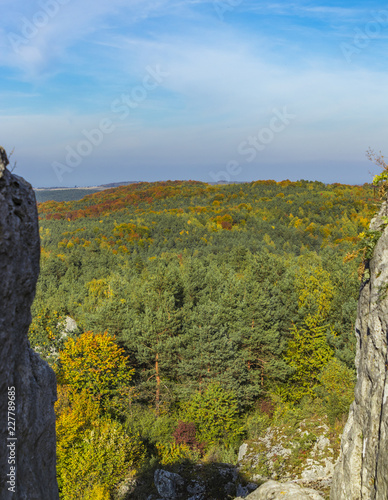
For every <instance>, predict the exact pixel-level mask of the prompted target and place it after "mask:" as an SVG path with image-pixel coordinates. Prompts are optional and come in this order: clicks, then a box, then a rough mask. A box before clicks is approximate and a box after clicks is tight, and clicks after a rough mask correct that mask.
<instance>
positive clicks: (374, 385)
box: [331, 203, 388, 500]
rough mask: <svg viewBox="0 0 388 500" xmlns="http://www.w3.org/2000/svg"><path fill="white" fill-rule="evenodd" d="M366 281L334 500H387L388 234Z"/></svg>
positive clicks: (386, 211) (375, 224) (387, 208)
mask: <svg viewBox="0 0 388 500" xmlns="http://www.w3.org/2000/svg"><path fill="white" fill-rule="evenodd" d="M382 215H383V216H387V215H388V205H387V203H384V204H383V206H382V207H381V210H380V214H379V216H377V217H375V218H374V219H373V220H372V222H371V229H372V230H381V229H384V228H383V226H382V222H383V221H382V218H381V216H382ZM368 274H369V276H368ZM366 275H367V276H368V280H367V281H366V282H365V283H364V285H363V288H362V291H361V294H360V298H359V301H358V313H357V321H356V337H357V355H356V367H357V384H356V389H355V401H354V402H353V404H352V406H351V408H350V412H349V418H348V421H347V423H346V426H345V429H344V433H343V436H342V442H341V455H340V458H339V462H338V464H337V466H336V469H335V472H334V477H333V484H332V488H331V499H332V500H342V499H343V500H355V499H357V500H358V499H360V500H367V499H368V500H369V499H373V500H386V499H387V498H388V473H387V472H388V378H387V367H388V357H387V341H388V228H385V229H384V231H383V234H382V235H381V237H380V239H379V240H378V242H377V245H376V247H375V249H374V253H373V258H372V260H371V261H370V263H369V273H366Z"/></svg>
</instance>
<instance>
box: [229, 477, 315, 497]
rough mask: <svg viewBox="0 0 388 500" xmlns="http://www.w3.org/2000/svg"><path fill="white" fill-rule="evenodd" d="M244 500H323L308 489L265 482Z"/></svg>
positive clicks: (291, 484)
mask: <svg viewBox="0 0 388 500" xmlns="http://www.w3.org/2000/svg"><path fill="white" fill-rule="evenodd" d="M236 500H242V499H238V498H237V499H236ZM245 500H323V497H322V496H321V495H320V494H319V493H317V492H316V491H314V490H311V489H310V488H302V487H301V486H299V485H298V484H295V483H292V482H289V483H279V482H277V481H267V482H266V483H264V484H262V485H261V486H260V488H257V490H255V491H254V492H253V493H250V494H249V495H248V496H246V497H245Z"/></svg>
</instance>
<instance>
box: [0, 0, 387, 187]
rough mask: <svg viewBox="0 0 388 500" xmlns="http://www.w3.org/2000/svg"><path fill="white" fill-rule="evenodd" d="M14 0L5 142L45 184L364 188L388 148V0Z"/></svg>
mask: <svg viewBox="0 0 388 500" xmlns="http://www.w3.org/2000/svg"><path fill="white" fill-rule="evenodd" d="M0 5H1V6H2V20H1V25H0V48H1V50H0V71H1V79H0V111H1V115H2V116H1V118H2V119H1V124H0V137H1V139H0V144H1V145H2V146H4V147H5V148H6V150H7V151H8V153H10V152H11V151H12V150H13V154H12V156H11V158H10V160H11V166H12V168H13V167H14V173H15V174H17V175H21V176H23V177H24V178H26V179H27V180H28V181H29V182H30V183H31V184H32V185H33V186H34V187H50V186H62V187H65V186H93V185H99V184H105V183H110V182H121V181H158V180H168V179H172V180H176V179H182V180H189V179H192V180H201V181H205V182H218V181H221V180H225V181H229V182H242V181H252V180H259V179H275V180H277V181H280V180H283V179H290V180H298V179H309V180H319V181H322V182H326V183H331V182H341V183H347V184H363V183H365V182H371V180H372V176H373V174H375V173H377V172H378V171H379V169H378V167H376V166H375V165H373V164H372V163H371V162H370V161H368V159H367V158H366V155H365V152H366V150H367V149H368V148H372V149H373V150H375V151H376V152H379V151H381V152H382V154H384V152H387V149H388V148H387V147H386V141H387V137H388V134H387V132H388V121H387V111H388V110H387V108H388V106H387V105H388V90H387V89H388V65H387V62H388V61H387V59H388V43H387V41H388V4H386V3H384V2H381V1H373V0H372V1H368V2H367V1H357V0H354V1H352V2H347V1H342V2H334V1H326V0H322V2H309V1H304V0H303V1H302V0H296V1H294V2H287V1H285V2H280V1H278V2H266V1H253V0H211V1H207V0H181V1H178V0H104V1H102V0H79V1H76V0H39V1H35V0H30V1H29V2H26V1H25V0H0ZM387 154H388V153H387ZM15 162H16V164H15Z"/></svg>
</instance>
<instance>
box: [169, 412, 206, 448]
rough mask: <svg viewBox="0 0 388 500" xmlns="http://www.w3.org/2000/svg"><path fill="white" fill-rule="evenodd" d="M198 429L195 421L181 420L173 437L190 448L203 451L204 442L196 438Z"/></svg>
mask: <svg viewBox="0 0 388 500" xmlns="http://www.w3.org/2000/svg"><path fill="white" fill-rule="evenodd" d="M196 433H197V430H196V428H195V423H194V422H189V423H187V422H182V420H179V422H178V427H177V428H176V429H175V431H174V432H173V437H174V439H175V443H176V444H178V445H179V444H185V445H187V446H188V447H189V448H190V450H196V451H199V452H201V453H202V452H203V448H204V444H203V443H198V441H197V438H196Z"/></svg>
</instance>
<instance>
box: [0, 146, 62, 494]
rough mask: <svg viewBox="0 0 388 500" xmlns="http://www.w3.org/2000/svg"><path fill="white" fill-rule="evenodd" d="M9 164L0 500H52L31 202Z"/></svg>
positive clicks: (0, 270)
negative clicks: (33, 334) (34, 323)
mask: <svg viewBox="0 0 388 500" xmlns="http://www.w3.org/2000/svg"><path fill="white" fill-rule="evenodd" d="M7 164H8V160H7V157H6V154H5V151H4V149H3V148H0V280H1V286H0V369H1V377H0V498H1V500H8V499H13V500H14V499H16V498H17V499H18V500H56V499H58V487H57V481H56V457H55V454H56V450H55V414H54V408H53V405H54V402H55V400H56V380H55V375H54V372H53V371H52V370H51V368H50V367H49V366H48V365H47V364H46V363H45V362H43V361H42V360H41V359H40V358H39V356H38V355H37V354H36V353H34V352H33V351H32V350H31V349H30V347H29V343H28V339H27V332H28V327H29V324H30V321H31V313H30V306H31V304H32V300H33V298H34V294H35V285H36V281H37V278H38V274H39V254H40V243H39V229H38V216H37V209H36V202H35V195H34V193H33V190H32V188H31V186H30V185H29V184H28V183H26V182H25V181H24V180H23V179H22V178H20V177H18V176H15V175H12V174H11V173H10V172H9V171H8V170H6V168H5V167H6V165H7ZM13 398H15V401H14V402H15V404H16V410H15V411H13ZM7 405H9V406H7ZM13 413H16V422H15V429H14V428H13V425H12V423H13V421H12V418H13ZM8 422H9V424H10V425H8V426H7V423H8ZM12 432H14V435H12V434H11V433H12ZM14 438H17V440H16V439H14ZM7 444H8V445H9V444H12V446H13V447H11V446H7ZM13 460H15V464H13ZM11 467H15V469H11ZM10 473H11V474H14V475H15V483H16V484H15V487H14V490H15V493H14V492H13V491H12V489H13V487H12V481H11V479H10V478H12V477H13V476H12V475H9V476H7V474H10ZM7 480H8V481H9V482H7ZM9 488H10V490H9Z"/></svg>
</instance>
